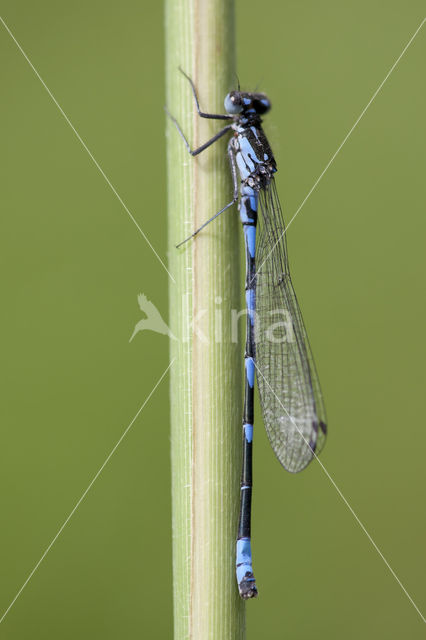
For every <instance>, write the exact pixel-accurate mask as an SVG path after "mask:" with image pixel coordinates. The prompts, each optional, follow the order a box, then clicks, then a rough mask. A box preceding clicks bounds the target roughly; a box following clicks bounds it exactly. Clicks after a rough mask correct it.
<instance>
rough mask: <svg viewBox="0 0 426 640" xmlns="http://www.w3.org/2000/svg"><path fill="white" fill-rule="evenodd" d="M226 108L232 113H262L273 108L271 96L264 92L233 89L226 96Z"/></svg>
mask: <svg viewBox="0 0 426 640" xmlns="http://www.w3.org/2000/svg"><path fill="white" fill-rule="evenodd" d="M224 104H225V109H226V111H227V112H228V113H231V114H232V115H237V114H238V113H244V114H247V115H248V114H253V115H254V114H257V115H262V114H263V113H266V112H267V111H269V109H270V108H271V103H270V102H269V98H268V97H267V96H266V95H265V94H264V93H246V92H244V91H231V92H230V93H228V95H227V96H226V98H225V102H224Z"/></svg>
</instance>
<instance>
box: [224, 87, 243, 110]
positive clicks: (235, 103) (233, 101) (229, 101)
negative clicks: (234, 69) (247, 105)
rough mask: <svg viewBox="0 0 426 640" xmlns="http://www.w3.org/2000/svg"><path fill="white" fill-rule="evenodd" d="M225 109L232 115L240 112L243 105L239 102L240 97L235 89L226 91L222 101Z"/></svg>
mask: <svg viewBox="0 0 426 640" xmlns="http://www.w3.org/2000/svg"><path fill="white" fill-rule="evenodd" d="M224 105H225V109H226V111H227V112H228V113H231V114H233V115H235V114H237V113H241V111H242V110H243V105H242V104H241V98H240V97H239V95H238V93H237V92H236V91H232V92H231V93H228V95H227V96H226V98H225V101H224Z"/></svg>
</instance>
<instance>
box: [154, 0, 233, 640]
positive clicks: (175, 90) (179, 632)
mask: <svg viewBox="0 0 426 640" xmlns="http://www.w3.org/2000/svg"><path fill="white" fill-rule="evenodd" d="M234 42H235V36H234V7H233V2H230V1H227V0H214V1H207V0H166V43H167V45H166V82H167V98H166V100H167V106H168V108H169V109H170V111H171V112H172V113H173V115H174V116H175V117H176V119H177V120H178V122H179V123H180V124H181V126H182V129H183V131H184V132H185V134H186V135H187V137H188V139H189V141H190V144H191V145H192V147H193V148H194V147H196V146H197V145H200V144H202V143H203V142H205V141H206V140H208V139H209V138H210V137H211V136H212V135H214V133H216V132H217V131H218V130H219V128H220V126H221V125H222V126H223V123H222V122H220V121H219V122H218V121H214V120H213V121H212V120H206V119H203V118H200V117H199V116H198V115H197V113H196V110H195V106H194V101H193V97H192V93H191V88H190V85H189V83H188V81H187V80H186V79H185V78H184V76H183V75H182V74H181V73H179V71H178V67H179V66H181V67H182V69H183V70H184V71H186V72H187V73H188V74H189V75H190V76H191V77H192V78H193V80H194V83H195V85H196V87H197V91H198V94H199V98H200V103H201V108H202V110H204V111H209V112H214V113H223V111H224V108H223V99H224V96H225V95H226V93H227V92H228V91H229V90H230V88H231V87H232V86H233V85H234V84H235V75H234V71H235V69H234V64H235V48H234ZM225 124H226V123H225ZM167 147H168V211H169V268H170V271H171V273H172V275H173V277H174V278H175V280H176V284H173V283H171V285H170V323H171V330H172V332H173V334H174V335H175V336H176V337H177V338H178V339H177V340H172V341H171V352H172V357H173V358H176V360H175V362H174V364H173V367H172V371H171V421H172V436H171V440H172V442H171V445H172V446H171V455H172V503H173V585H174V625H175V640H183V639H184V638H185V639H186V638H191V639H196V640H206V639H210V638H211V639H213V638H214V640H222V639H225V638H226V639H227V640H228V639H229V638H232V639H234V638H236V639H240V638H243V635H244V604H243V603H242V602H241V601H240V599H239V597H238V591H237V586H236V580H235V568H234V563H235V556H234V554H235V537H236V530H237V512H238V496H239V467H240V462H241V398H242V395H241V377H240V376H241V360H240V350H239V344H238V343H237V342H235V340H234V341H233V340H232V332H231V319H232V314H231V309H239V297H240V293H239V290H240V289H239V288H240V284H239V244H240V238H239V228H238V227H239V224H238V215H237V212H236V208H235V207H232V208H231V209H229V210H227V211H226V212H224V213H223V214H222V215H221V216H219V218H218V219H216V220H215V221H214V222H212V223H211V224H210V225H208V226H207V227H206V228H205V229H204V230H203V231H202V232H201V233H200V234H199V235H198V236H197V238H196V239H195V240H192V241H189V242H188V243H186V244H185V245H183V247H181V248H180V249H179V250H177V249H175V245H176V244H177V243H178V242H180V241H181V240H183V239H184V238H185V237H186V236H188V235H189V234H190V233H191V232H192V231H193V230H194V229H196V228H198V227H199V226H200V225H201V224H202V223H203V222H205V221H206V220H207V219H208V218H210V217H211V216H212V215H213V214H214V213H215V212H216V211H219V210H220V209H221V208H222V207H223V206H224V205H225V204H226V203H228V202H229V201H230V200H231V199H232V185H231V181H230V178H229V164H228V161H227V156H226V137H225V139H223V140H220V141H219V142H217V143H216V144H215V145H214V146H213V147H211V148H209V149H208V150H206V151H205V152H204V153H203V154H201V155H200V156H197V157H196V158H192V157H191V156H190V155H189V154H188V152H187V150H186V148H185V146H184V144H183V141H182V139H181V138H180V137H179V135H178V132H177V131H176V129H175V127H174V125H173V123H172V122H170V121H168V123H167Z"/></svg>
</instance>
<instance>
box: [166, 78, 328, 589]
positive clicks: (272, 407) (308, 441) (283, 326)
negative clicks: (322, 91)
mask: <svg viewBox="0 0 426 640" xmlns="http://www.w3.org/2000/svg"><path fill="white" fill-rule="evenodd" d="M182 73H183V75H184V76H185V77H186V78H187V79H188V80H189V82H190V84H191V87H192V92H193V95H194V99H195V105H196V108H197V112H198V115H199V116H201V117H202V118H210V119H215V120H228V121H230V124H227V125H226V126H225V127H224V128H223V129H221V130H220V131H219V132H218V133H217V134H216V135H215V136H213V138H211V139H210V140H208V141H207V142H205V143H204V144H203V145H201V146H200V147H198V148H197V149H191V147H190V145H189V143H188V141H187V139H186V137H185V135H184V133H183V131H182V129H181V128H180V126H179V124H178V122H177V121H176V120H175V118H173V116H171V115H170V114H168V115H169V116H170V117H171V119H172V120H173V122H174V123H175V125H176V127H177V130H178V132H179V134H180V135H181V137H182V139H183V141H184V143H185V145H186V147H187V149H188V151H189V153H190V154H191V155H192V156H196V155H198V154H199V153H201V152H202V151H204V150H205V149H207V148H208V147H209V146H210V145H212V144H213V143H214V142H216V141H217V140H218V139H219V138H221V137H222V136H223V135H225V134H226V133H228V132H229V133H230V132H231V131H233V136H232V137H231V139H230V141H229V143H228V157H229V161H230V164H231V174H232V180H233V184H234V195H233V199H232V201H231V202H230V203H228V204H227V205H226V206H225V207H223V209H221V210H220V211H218V212H217V213H216V214H215V215H214V216H213V217H212V218H210V220H207V222H205V223H204V224H203V225H202V226H201V227H200V228H199V229H197V230H196V231H194V233H193V234H192V235H191V236H190V238H192V237H194V236H195V235H196V234H197V233H199V231H201V229H203V228H204V227H205V226H206V225H207V224H209V223H210V222H211V221H212V220H213V219H214V218H216V217H217V216H218V215H220V214H221V213H223V211H225V210H226V209H228V208H229V207H231V206H232V205H233V204H234V203H236V202H237V201H238V208H239V212H240V218H241V222H242V225H243V229H244V239H245V253H246V285H245V290H246V305H247V333H246V346H245V394H244V410H243V464H242V474H241V493H240V516H239V525H238V534H237V545H236V574H237V582H238V589H239V593H240V596H241V597H242V598H244V599H247V598H253V597H255V596H256V595H257V588H256V583H255V579H254V575H253V568H252V555H251V539H250V520H251V494H252V441H253V418H254V415H253V414H254V411H253V404H254V377H255V371H256V377H257V384H258V388H259V396H260V403H261V407H262V415H263V421H264V423H265V427H266V431H267V433H268V436H269V440H270V442H271V445H272V448H273V450H274V452H275V454H276V456H277V457H278V460H279V461H280V462H281V464H282V465H283V467H284V468H285V469H287V471H290V472H292V473H296V472H298V471H301V470H302V469H304V468H305V467H306V466H307V465H308V464H309V462H310V461H311V460H312V459H313V458H314V457H315V456H316V455H317V454H318V453H319V451H320V450H321V448H322V447H323V445H324V442H325V437H326V432H327V427H326V417H325V410H324V405H323V400H322V395H321V390H320V385H319V381H318V376H317V372H316V369H315V364H314V361H313V357H312V352H311V348H310V346H309V341H308V337H307V334H306V329H305V326H304V323H303V319H302V315H301V312H300V308H299V305H298V302H297V298H296V294H295V292H294V288H293V285H292V282H291V278H290V271H289V265H288V257H287V246H286V230H285V224H284V220H283V216H282V212H281V206H280V203H279V200H278V195H277V190H276V186H275V181H274V174H275V172H276V171H277V167H276V162H275V159H274V156H273V154H272V151H271V148H270V146H269V143H268V140H267V138H266V136H265V134H264V132H263V129H262V125H261V123H262V120H261V116H262V115H263V114H265V113H266V112H267V111H269V109H270V108H271V103H270V102H269V99H268V98H267V96H266V95H265V94H263V93H250V92H243V91H240V90H238V91H231V92H230V93H228V95H227V96H226V98H225V102H224V105H225V109H226V111H227V114H212V113H204V112H202V111H201V109H200V105H199V101H198V97H197V92H196V90H195V86H194V83H193V82H192V80H191V78H190V77H189V76H187V75H186V74H185V73H184V72H182ZM238 174H239V179H238ZM258 210H259V212H260V215H258ZM256 228H257V236H258V237H257V239H256ZM190 238H187V239H186V240H189V239H190ZM186 240H184V241H183V242H186ZM183 242H181V243H180V244H179V245H178V246H180V245H181V244H183ZM277 318H281V321H280V322H277Z"/></svg>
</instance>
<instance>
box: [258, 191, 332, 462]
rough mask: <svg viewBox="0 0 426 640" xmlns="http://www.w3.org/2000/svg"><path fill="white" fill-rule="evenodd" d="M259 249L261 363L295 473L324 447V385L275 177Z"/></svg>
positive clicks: (269, 407) (277, 432)
mask: <svg viewBox="0 0 426 640" xmlns="http://www.w3.org/2000/svg"><path fill="white" fill-rule="evenodd" d="M257 236H258V239H257V248H256V265H257V271H256V316H255V354H256V357H255V362H256V373H257V381H258V387H259V394H260V402H261V407H262V415H263V421H264V423H265V427H266V431H267V433H268V436H269V440H270V442H271V445H272V448H273V450H274V452H275V454H276V455H277V457H278V460H279V461H280V462H281V464H282V465H283V466H284V467H285V469H287V471H290V472H292V473H296V472H298V471H301V470H302V469H304V468H305V467H306V465H307V464H309V462H310V461H311V460H312V458H313V457H314V452H315V453H319V451H320V450H321V449H322V447H323V445H324V442H325V436H326V430H327V427H326V416H325V409H324V404H323V400H322V394H321V389H320V385H319V381H318V376H317V372H316V369H315V364H314V360H313V357H312V352H311V348H310V345H309V340H308V336H307V334H306V329H305V325H304V323H303V319H302V314H301V312H300V308H299V305H298V302H297V298H296V294H295V292H294V289H293V285H292V283H291V279H290V272H289V266H288V257H287V246H286V236H285V225H284V220H283V216H282V212H281V206H280V203H279V200H278V195H277V191H276V186H275V182H274V180H271V183H270V184H269V185H268V187H266V189H263V190H261V191H260V197H259V220H258V234H257Z"/></svg>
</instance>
